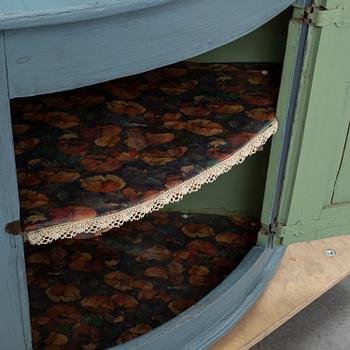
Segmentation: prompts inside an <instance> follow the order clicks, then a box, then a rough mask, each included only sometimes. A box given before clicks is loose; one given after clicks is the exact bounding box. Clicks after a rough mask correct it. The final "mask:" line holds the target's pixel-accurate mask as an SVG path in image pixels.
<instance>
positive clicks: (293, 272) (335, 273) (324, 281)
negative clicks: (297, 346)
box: [210, 236, 350, 350]
mask: <svg viewBox="0 0 350 350" xmlns="http://www.w3.org/2000/svg"><path fill="white" fill-rule="evenodd" d="M327 249H333V250H335V251H336V256H334V257H329V256H326V254H325V251H326V250H327ZM349 252H350V238H349V236H343V237H335V238H327V239H322V240H318V241H312V242H307V243H298V244H293V245H291V246H289V247H288V249H287V251H286V253H285V255H284V257H283V259H282V261H281V264H280V267H279V269H278V271H277V272H276V274H275V276H274V277H273V278H272V279H271V281H270V283H269V285H268V287H267V288H266V290H265V292H264V294H263V295H262V296H261V298H260V299H259V300H258V301H257V302H256V304H255V305H254V306H253V307H252V308H251V310H250V311H249V312H248V313H247V314H246V315H245V316H244V317H243V319H242V320H241V321H240V322H239V323H238V325H237V326H235V328H234V329H233V330H232V331H230V332H229V333H228V334H227V335H226V336H225V337H223V338H222V339H221V340H219V341H218V342H217V343H215V344H214V345H213V346H212V347H211V348H210V350H248V349H250V348H251V347H252V346H253V345H255V344H257V343H258V342H259V341H260V340H262V339H263V338H264V337H266V336H267V335H269V334H270V333H272V332H273V331H274V330H275V329H276V328H278V327H280V326H281V325H282V324H283V323H285V322H287V321H288V320H289V319H290V318H292V317H293V316H294V315H296V314H297V313H298V312H299V311H301V310H302V309H303V308H305V307H306V306H307V305H309V304H310V303H312V302H313V301H314V300H316V299H317V298H318V297H319V296H321V295H322V294H323V293H325V292H326V291H327V290H329V289H330V288H332V287H333V286H334V285H335V284H337V283H339V282H340V281H341V280H342V279H344V278H345V277H346V276H348V275H349V274H350V259H349Z"/></svg>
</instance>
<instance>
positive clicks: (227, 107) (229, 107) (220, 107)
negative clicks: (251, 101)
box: [208, 102, 244, 114]
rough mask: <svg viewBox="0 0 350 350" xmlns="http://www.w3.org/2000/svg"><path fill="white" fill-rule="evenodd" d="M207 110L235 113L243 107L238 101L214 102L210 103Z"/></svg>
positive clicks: (218, 112) (242, 109) (219, 112)
mask: <svg viewBox="0 0 350 350" xmlns="http://www.w3.org/2000/svg"><path fill="white" fill-rule="evenodd" d="M208 108H209V110H210V111H211V112H213V113H217V114H237V113H241V112H243V111H244V107H243V106H242V105H241V104H238V103H228V102H221V103H219V102H215V103H210V104H209V106H208Z"/></svg>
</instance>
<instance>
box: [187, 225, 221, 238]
mask: <svg viewBox="0 0 350 350" xmlns="http://www.w3.org/2000/svg"><path fill="white" fill-rule="evenodd" d="M181 231H182V232H183V233H184V234H185V235H186V236H188V237H191V238H203V237H210V236H213V235H214V230H213V229H212V228H211V227H210V226H209V225H207V224H186V225H184V226H183V227H182V228H181Z"/></svg>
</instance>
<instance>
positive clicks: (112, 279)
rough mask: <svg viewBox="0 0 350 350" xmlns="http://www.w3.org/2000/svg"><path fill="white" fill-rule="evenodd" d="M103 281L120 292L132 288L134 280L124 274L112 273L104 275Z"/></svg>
mask: <svg viewBox="0 0 350 350" xmlns="http://www.w3.org/2000/svg"><path fill="white" fill-rule="evenodd" d="M104 281H105V282H106V283H107V284H109V285H111V286H112V287H113V288H115V289H119V290H122V291H125V290H130V289H133V288H134V285H133V284H134V279H133V278H132V277H131V276H129V275H127V274H126V273H123V272H120V271H113V272H109V273H107V274H105V276H104Z"/></svg>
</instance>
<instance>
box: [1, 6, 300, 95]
mask: <svg viewBox="0 0 350 350" xmlns="http://www.w3.org/2000/svg"><path fill="white" fill-rule="evenodd" d="M125 1H126V0H125ZM126 2H127V1H126ZM292 2H293V1H292V0H245V1H240V0H191V1H189V0H176V1H170V2H169V1H167V2H165V3H163V4H162V5H161V6H153V7H148V8H146V9H144V10H142V11H133V12H127V13H123V14H118V15H115V16H110V17H104V18H100V19H96V20H89V21H82V22H77V23H69V24H64V25H62V24H61V25H53V26H46V27H35V28H26V29H16V30H8V31H5V38H6V52H7V61H8V74H9V82H10V87H9V89H10V95H11V97H18V96H28V95H36V94H41V93H47V92H53V91H60V90H67V89H73V88H77V87H80V86H85V85H89V84H95V83H98V82H102V81H106V80H111V79H113V78H118V77H122V76H127V75H130V74H135V73H140V72H144V71H147V70H150V69H153V68H156V67H160V66H164V65H167V64H170V63H174V62H177V61H181V60H184V59H188V58H191V57H193V56H195V55H198V54H201V53H203V52H207V51H209V50H211V49H213V48H216V47H219V46H221V45H223V44H225V43H228V42H230V41H232V40H235V39H237V38H239V37H241V36H243V35H244V34H247V33H249V32H250V31H252V30H254V29H255V28H257V27H259V26H261V25H262V24H264V23H265V22H267V21H268V20H270V19H271V18H272V17H274V16H275V15H277V14H278V13H280V12H282V11H283V10H284V9H285V8H286V7H288V6H289V5H290V4H291V3H292Z"/></svg>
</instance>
